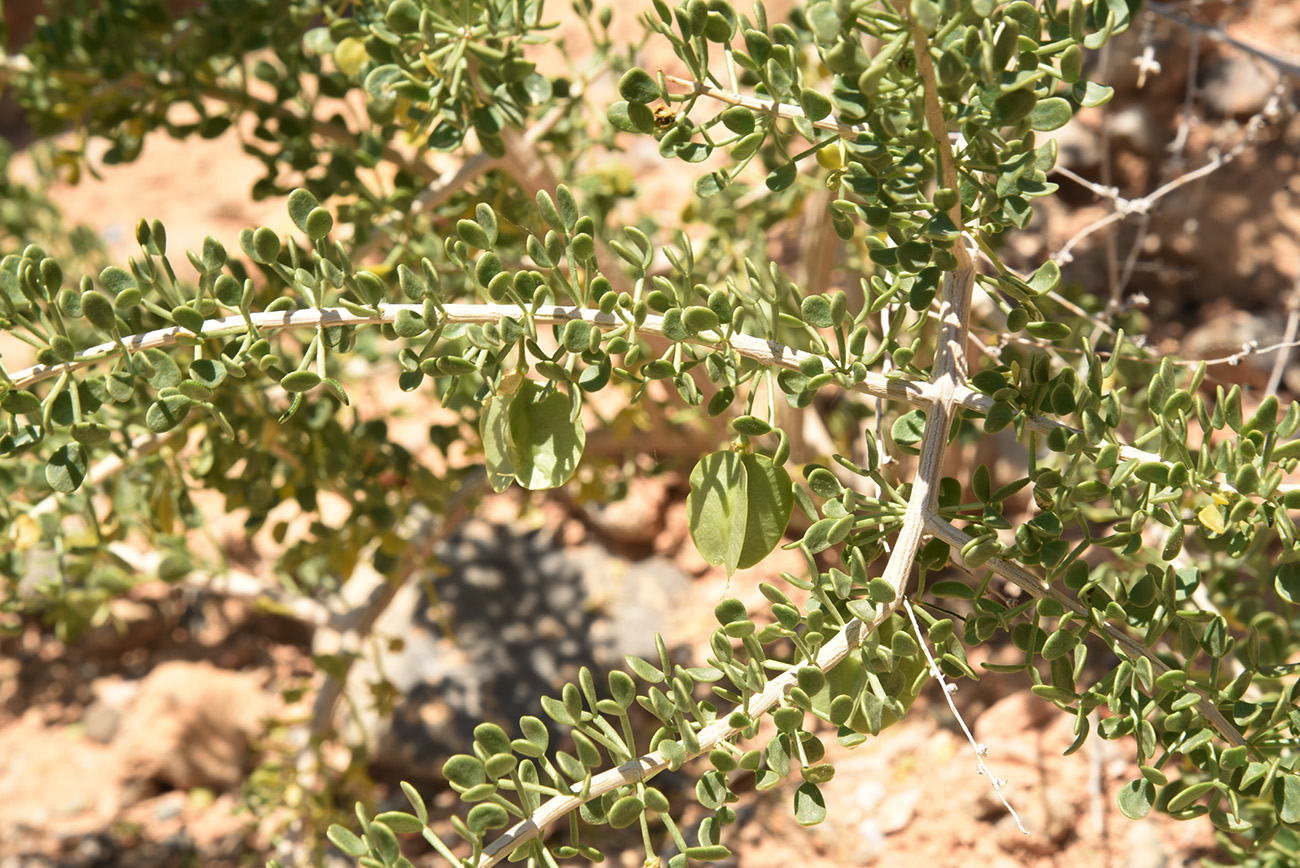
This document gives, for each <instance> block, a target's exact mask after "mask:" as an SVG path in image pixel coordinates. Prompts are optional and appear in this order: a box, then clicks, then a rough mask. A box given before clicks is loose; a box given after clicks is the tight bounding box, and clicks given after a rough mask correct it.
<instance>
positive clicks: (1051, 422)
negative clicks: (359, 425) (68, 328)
mask: <svg viewBox="0 0 1300 868" xmlns="http://www.w3.org/2000/svg"><path fill="white" fill-rule="evenodd" d="M403 310H408V311H410V312H412V313H416V314H419V313H421V312H422V311H423V307H422V306H421V305H417V304H381V305H379V307H378V312H377V313H375V314H373V315H369V316H367V315H362V314H356V313H353V312H351V311H349V310H347V309H345V308H329V307H327V308H305V309H302V310H295V311H285V312H271V313H267V312H263V313H253V314H249V318H248V320H245V319H244V317H243V316H229V317H225V318H224V319H218V320H209V321H207V322H206V323H204V326H203V329H202V331H201V333H200V334H199V336H200V337H203V338H219V337H233V336H235V335H241V334H245V333H246V332H247V331H248V324H249V322H250V321H251V322H252V324H253V325H254V326H255V327H256V328H257V329H258V330H260V331H268V332H269V331H280V330H284V329H298V328H332V327H335V326H359V325H379V324H382V323H391V322H393V321H394V320H395V319H396V318H397V314H398V313H399V312H400V311H403ZM443 310H444V311H445V317H444V320H443V321H444V322H447V323H483V324H487V323H495V322H498V321H500V319H501V317H503V316H506V317H511V318H514V319H521V318H522V317H523V316H524V311H523V310H522V309H521V308H519V307H516V306H515V305H501V304H448V305H444V306H443ZM531 316H532V319H533V321H534V322H537V323H541V324H548V325H549V324H563V323H565V322H568V321H569V320H579V319H580V320H584V321H586V322H589V323H591V324H592V325H596V326H603V327H606V328H617V327H619V326H622V325H624V322H623V320H621V319H620V318H619V317H618V316H617V315H615V314H606V313H601V312H600V311H598V310H591V309H588V308H577V307H563V306H554V307H544V308H540V309H538V310H535V311H533V312H532V313H531ZM637 331H638V332H639V333H642V334H652V335H662V334H663V318H662V317H659V316H655V315H650V316H647V317H646V320H645V322H644V323H642V324H641V325H640V326H638V327H637ZM187 334H189V332H187V331H186V330H185V329H182V328H180V327H179V326H170V327H168V328H164V329H156V330H154V331H151V332H145V333H143V334H139V335H133V336H131V337H127V338H124V339H123V341H122V344H123V345H124V346H126V348H127V349H128V350H130V351H132V352H136V351H139V350H143V349H147V348H149V347H163V346H168V345H170V344H174V343H175V342H176V340H177V338H178V337H179V336H181V335H187ZM692 343H695V344H698V345H701V346H710V347H721V346H724V345H725V346H728V347H729V348H730V349H731V350H732V351H733V352H735V353H736V354H737V355H740V356H744V357H745V358H748V359H752V360H754V361H756V362H758V363H759V364H760V365H764V366H767V367H774V368H786V369H789V370H799V366H800V363H801V362H802V361H803V360H804V359H806V358H810V357H814V358H817V359H818V360H819V361H820V362H821V363H822V364H823V366H824V370H827V371H831V370H833V368H832V367H830V365H829V364H828V363H827V362H826V361H825V360H824V359H822V357H821V356H812V354H810V353H805V352H802V351H800V350H796V349H792V348H790V347H787V346H784V345H782V344H778V343H776V342H774V341H768V340H764V339H762V338H756V337H752V336H750V335H740V334H737V335H732V336H731V337H730V338H727V339H726V340H725V341H723V340H721V339H719V340H714V341H711V340H708V339H707V338H697V339H695V340H694V341H692ZM120 352H121V348H120V347H119V345H118V344H116V343H104V344H99V345H97V346H93V347H89V348H87V349H85V350H81V351H80V352H78V353H77V356H76V358H75V359H74V360H73V361H70V362H61V363H59V364H55V365H34V366H32V367H30V368H24V369H22V370H19V371H15V372H14V373H13V374H12V376H11V379H12V382H13V386H14V388H17V389H27V388H30V387H31V386H32V385H34V384H36V383H39V382H41V381H42V380H47V379H50V378H52V377H56V376H58V375H60V374H63V373H70V372H72V371H75V370H78V369H80V368H84V367H88V366H89V365H92V364H96V363H97V362H100V361H103V360H104V359H107V358H111V357H113V356H115V355H118V354H119V353H120ZM851 391H854V392H858V393H861V394H864V395H870V396H872V397H874V398H881V399H884V400H889V401H897V402H900V403H903V404H907V405H909V406H912V407H919V408H922V409H926V408H929V407H931V406H932V405H933V404H934V402H935V401H936V399H937V398H938V396H939V387H938V386H936V385H934V384H932V383H927V382H925V381H923V380H918V379H915V378H913V377H908V376H906V375H904V374H894V375H891V376H884V375H882V374H878V373H875V372H873V371H868V372H867V374H866V378H865V379H864V380H863V381H862V382H860V383H855V384H854V385H853V386H852V388H851ZM952 397H953V405H954V407H960V408H961V409H964V410H971V411H974V412H976V413H980V414H987V413H988V412H989V410H991V409H992V407H993V403H994V402H993V399H992V398H991V397H989V396H988V395H985V394H983V393H982V392H978V391H976V390H974V389H972V388H970V387H969V386H967V385H965V384H964V383H961V382H957V383H956V384H955V385H954V386H953V387H952ZM1024 422H1025V426H1026V427H1027V428H1028V429H1029V430H1031V431H1036V432H1038V433H1040V434H1047V433H1050V432H1051V431H1052V430H1054V429H1056V428H1062V429H1064V430H1065V431H1066V432H1067V433H1069V434H1074V433H1076V432H1077V430H1078V429H1076V428H1073V427H1071V426H1069V425H1066V424H1064V423H1062V422H1057V421H1056V420H1055V419H1049V418H1046V417H1042V416H1035V415H1032V414H1027V415H1026V416H1025V420H1024ZM1119 458H1120V460H1121V461H1130V460H1137V461H1141V462H1147V461H1156V462H1162V463H1164V458H1162V457H1161V456H1160V455H1158V454H1156V453H1154V452H1147V451H1146V450H1143V449H1138V448H1136V447H1134V446H1130V445H1127V444H1121V446H1120V451H1119ZM1201 485H1202V487H1203V489H1204V490H1206V491H1207V492H1209V493H1218V494H1227V495H1239V494H1240V493H1239V492H1238V491H1237V490H1236V488H1235V487H1233V486H1232V484H1231V483H1229V482H1227V481H1215V480H1205V481H1203V482H1202V483H1201Z"/></svg>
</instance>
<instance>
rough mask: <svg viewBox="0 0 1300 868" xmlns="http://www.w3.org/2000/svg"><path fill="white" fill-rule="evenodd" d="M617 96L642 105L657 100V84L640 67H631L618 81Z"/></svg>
mask: <svg viewBox="0 0 1300 868" xmlns="http://www.w3.org/2000/svg"><path fill="white" fill-rule="evenodd" d="M618 94H619V96H621V97H623V99H625V100H627V101H628V102H631V103H640V104H642V105H644V104H645V103H648V102H654V101H655V100H656V99H658V98H659V83H658V82H656V81H655V79H654V76H652V75H651V74H650V73H648V72H646V71H645V70H644V69H641V68H640V67H636V66H634V67H632V68H631V69H629V70H628V71H627V72H625V73H623V77H622V78H620V79H619V80H618Z"/></svg>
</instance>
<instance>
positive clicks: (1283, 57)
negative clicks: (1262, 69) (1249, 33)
mask: <svg viewBox="0 0 1300 868" xmlns="http://www.w3.org/2000/svg"><path fill="white" fill-rule="evenodd" d="M1147 9H1148V10H1149V11H1151V12H1153V13H1155V14H1156V15H1159V16H1160V17H1161V18H1167V19H1169V20H1170V21H1174V22H1177V23H1178V24H1181V25H1182V26H1183V27H1186V28H1187V29H1188V30H1191V31H1193V32H1195V33H1199V34H1200V35H1202V36H1204V37H1206V38H1208V39H1213V40H1214V41H1215V42H1222V43H1223V44H1224V45H1231V46H1232V47H1233V48H1235V49H1237V50H1238V51H1244V52H1245V53H1246V54H1249V55H1251V56H1252V57H1258V58H1259V59H1260V60H1262V61H1264V62H1265V63H1268V64H1269V65H1270V66H1272V67H1273V68H1275V69H1277V70H1278V71H1279V72H1284V73H1286V74H1287V75H1290V76H1292V77H1294V78H1300V58H1296V57H1294V56H1292V55H1289V54H1280V53H1278V52H1275V51H1273V50H1271V49H1266V48H1260V47H1259V46H1257V45H1254V44H1252V43H1250V42H1246V41H1245V40H1242V39H1238V38H1237V37H1235V36H1229V35H1228V33H1227V32H1226V31H1225V30H1224V29H1223V28H1222V27H1219V26H1217V25H1214V24H1202V23H1201V22H1199V21H1197V20H1195V19H1194V18H1190V17H1188V16H1187V15H1184V14H1183V13H1181V12H1178V11H1176V10H1175V9H1174V8H1173V7H1172V6H1170V5H1169V4H1167V3H1148V4H1147Z"/></svg>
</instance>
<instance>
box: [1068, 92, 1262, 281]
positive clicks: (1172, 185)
mask: <svg viewBox="0 0 1300 868" xmlns="http://www.w3.org/2000/svg"><path fill="white" fill-rule="evenodd" d="M1279 105H1280V85H1279V89H1278V90H1275V91H1274V92H1273V96H1272V98H1270V99H1269V102H1268V104H1267V105H1266V106H1265V107H1264V109H1263V110H1262V111H1261V112H1260V113H1259V114H1257V115H1255V116H1254V117H1252V118H1251V119H1250V121H1249V122H1248V123H1247V125H1246V131H1245V133H1244V134H1243V135H1242V137H1241V141H1239V142H1237V144H1235V145H1233V146H1232V148H1230V149H1229V150H1227V151H1224V152H1223V153H1221V154H1219V155H1217V156H1215V157H1214V159H1212V160H1210V162H1208V163H1206V164H1205V165H1203V166H1200V167H1199V168H1196V169H1193V170H1192V171H1190V172H1188V173H1187V174H1185V175H1180V176H1178V177H1177V178H1174V179H1173V180H1172V181H1169V182H1167V183H1165V184H1163V185H1161V186H1160V187H1159V188H1157V189H1156V190H1155V191H1154V192H1152V193H1149V194H1147V195H1146V196H1142V197H1140V198H1137V199H1124V198H1122V197H1119V196H1115V197H1114V202H1115V210H1114V211H1112V212H1111V213H1109V214H1107V215H1106V216H1105V217H1103V218H1101V219H1100V220H1097V221H1095V222H1093V223H1091V224H1089V225H1087V226H1085V227H1083V228H1082V229H1080V230H1079V231H1078V232H1076V233H1075V234H1074V237H1073V238H1071V239H1070V240H1069V241H1067V242H1065V245H1064V246H1063V247H1062V248H1061V249H1060V250H1059V251H1057V253H1056V255H1055V256H1054V257H1053V259H1055V260H1056V261H1057V262H1060V263H1067V262H1071V261H1072V260H1073V259H1074V255H1073V253H1071V251H1072V250H1073V249H1074V247H1075V246H1076V245H1077V244H1078V243H1079V242H1080V241H1082V240H1083V239H1084V238H1087V237H1088V236H1089V235H1092V234H1093V233H1094V232H1097V231H1098V230H1100V229H1104V228H1105V227H1107V226H1109V225H1110V224H1112V223H1117V222H1119V221H1121V220H1124V219H1125V218H1127V217H1128V216H1129V215H1130V214H1145V213H1147V212H1148V211H1150V210H1151V208H1152V206H1154V205H1155V204H1156V203H1157V202H1159V201H1160V200H1161V199H1163V198H1164V197H1165V196H1168V195H1169V194H1170V193H1172V192H1174V191H1175V190H1177V189H1178V188H1179V187H1182V186H1183V185H1185V184H1190V183H1191V182H1192V181H1195V180H1197V179H1199V178H1203V177H1205V176H1206V175H1209V174H1211V173H1213V172H1216V171H1218V170H1219V169H1221V168H1223V167H1224V166H1226V165H1228V164H1229V163H1231V162H1232V161H1233V160H1235V159H1237V157H1239V156H1241V154H1242V153H1243V152H1244V151H1245V150H1246V148H1247V147H1249V146H1250V145H1251V144H1253V143H1254V141H1255V138H1256V137H1257V136H1258V135H1259V133H1260V132H1261V131H1262V130H1263V128H1264V124H1265V123H1266V122H1267V121H1269V120H1271V119H1272V118H1273V117H1275V116H1276V115H1277V112H1278V108H1279ZM1062 174H1066V173H1062ZM1066 177H1070V178H1071V180H1073V179H1074V178H1077V177H1078V176H1077V175H1074V173H1073V172H1070V173H1068V174H1066ZM1087 186H1088V187H1089V189H1093V190H1094V192H1096V189H1095V187H1094V185H1091V184H1088V185H1087ZM1102 189H1108V188H1105V187H1103V188H1102Z"/></svg>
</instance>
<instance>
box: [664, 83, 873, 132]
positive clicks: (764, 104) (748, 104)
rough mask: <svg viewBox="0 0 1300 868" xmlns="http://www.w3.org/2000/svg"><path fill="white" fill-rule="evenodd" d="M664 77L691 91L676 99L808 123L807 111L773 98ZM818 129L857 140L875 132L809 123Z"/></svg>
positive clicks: (859, 126)
mask: <svg viewBox="0 0 1300 868" xmlns="http://www.w3.org/2000/svg"><path fill="white" fill-rule="evenodd" d="M664 78H665V79H667V80H668V81H669V82H671V83H672V84H676V85H680V86H681V87H686V88H690V93H689V94H673V96H684V97H691V96H707V97H709V98H710V99H716V100H718V101H719V102H725V103H726V104H727V105H738V106H743V107H744V108H747V109H752V110H753V111H756V112H763V113H764V114H770V115H775V116H776V117H778V118H782V119H783V120H787V121H797V120H808V116H807V115H805V114H804V111H803V109H801V108H800V107H799V106H797V105H787V104H785V103H780V102H775V101H773V100H770V99H759V98H758V97H753V96H746V95H745V94H742V93H732V92H731V91H729V90H723V89H722V88H720V87H714V86H713V85H711V84H705V83H704V82H701V81H693V80H691V79H689V78H679V77H677V76H675V75H668V74H665V75H664ZM808 122H809V123H810V124H812V125H813V128H814V129H818V130H827V131H829V132H832V133H839V134H840V135H841V136H844V137H845V138H850V139H851V138H853V137H855V136H858V135H861V134H862V133H869V132H871V128H870V127H868V126H867V125H866V124H842V123H840V122H839V121H836V120H832V119H830V118H823V119H822V120H819V121H813V120H808Z"/></svg>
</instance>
